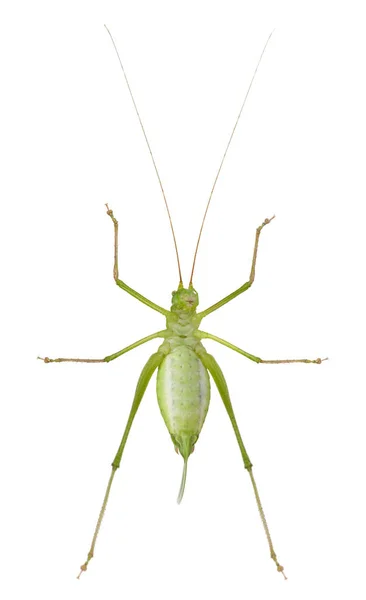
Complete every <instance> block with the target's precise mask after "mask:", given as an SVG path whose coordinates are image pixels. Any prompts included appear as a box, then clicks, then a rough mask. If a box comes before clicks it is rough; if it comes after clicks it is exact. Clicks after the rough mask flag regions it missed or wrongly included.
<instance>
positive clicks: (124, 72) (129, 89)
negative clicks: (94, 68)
mask: <svg viewBox="0 0 366 600" xmlns="http://www.w3.org/2000/svg"><path fill="white" fill-rule="evenodd" d="M104 27H105V28H106V30H107V31H108V33H109V37H110V38H111V40H112V44H113V46H114V49H115V51H116V54H117V57H118V60H119V64H120V65H121V69H122V73H123V75H124V78H125V80H126V83H127V87H128V91H129V92H130V96H131V99H132V102H133V105H134V107H135V111H136V114H137V117H138V120H139V122H140V125H141V129H142V133H143V134H144V138H145V141H146V144H147V147H148V149H149V152H150V156H151V160H152V162H153V165H154V169H155V173H156V176H157V178H158V181H159V185H160V189H161V193H162V194H163V198H164V203H165V208H166V211H167V213H168V217H169V223H170V229H171V230H172V234H173V240H174V247H175V254H176V256H177V263H178V272H179V284H180V285H182V284H183V282H182V271H181V268H180V262H179V254H178V245H177V240H176V238H175V233H174V228H173V221H172V218H171V216H170V211H169V206H168V202H167V199H166V196H165V192H164V188H163V184H162V182H161V179H160V175H159V171H158V168H157V166H156V162H155V159H154V155H153V153H152V150H151V146H150V143H149V140H148V139H147V135H146V132H145V128H144V126H143V124H142V120H141V117H140V113H139V111H138V108H137V105H136V102H135V98H134V97H133V93H132V90H131V88H130V84H129V82H128V79H127V75H126V71H125V70H124V67H123V64H122V60H121V57H120V55H119V52H118V50H117V46H116V43H115V41H114V39H113V36H112V34H111V32H110V31H109V29H108V27H107V25H104Z"/></svg>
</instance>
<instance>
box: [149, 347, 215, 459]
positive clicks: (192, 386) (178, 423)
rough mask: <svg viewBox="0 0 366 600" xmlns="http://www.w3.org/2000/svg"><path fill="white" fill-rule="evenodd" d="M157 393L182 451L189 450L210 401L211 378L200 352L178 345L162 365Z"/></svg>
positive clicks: (169, 426) (164, 416)
mask: <svg viewBox="0 0 366 600" xmlns="http://www.w3.org/2000/svg"><path fill="white" fill-rule="evenodd" d="M157 396H158V403H159V407H160V410H161V414H162V416H163V419H164V421H165V424H166V426H167V428H168V431H169V433H170V434H171V436H172V438H173V442H174V443H175V444H176V445H177V446H178V447H179V450H180V451H181V454H183V452H184V454H186V453H188V452H189V446H193V444H194V442H195V441H196V440H197V438H198V436H199V434H200V431H201V429H202V426H203V423H204V420H205V417H206V414H207V411H208V406H209V402H210V379H209V375H208V372H207V370H206V369H205V367H204V366H203V364H202V362H201V361H200V359H199V358H198V356H197V355H196V354H195V353H194V352H193V350H192V349H191V348H189V347H187V346H177V347H176V348H174V350H173V351H172V352H170V354H168V355H167V356H166V358H165V359H164V361H163V363H162V364H161V366H160V367H159V370H158V376H157Z"/></svg>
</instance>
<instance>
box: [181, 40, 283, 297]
mask: <svg viewBox="0 0 366 600" xmlns="http://www.w3.org/2000/svg"><path fill="white" fill-rule="evenodd" d="M273 31H274V30H273ZM273 31H271V33H270V34H269V36H268V39H267V41H266V43H265V44H264V48H263V50H262V53H261V55H260V57H259V60H258V62H257V66H256V68H255V70H254V73H253V75H252V79H251V80H250V84H249V87H248V89H247V93H246V94H245V98H244V101H243V104H242V105H241V108H240V111H239V114H238V116H237V119H236V121H235V125H234V127H233V130H232V132H231V135H230V138H229V141H228V143H227V146H226V149H225V152H224V155H223V157H222V159H221V162H220V166H219V170H218V171H217V174H216V177H215V179H214V182H213V186H212V188H211V192H210V195H209V197H208V202H207V205H206V210H205V212H204V215H203V219H202V223H201V228H200V231H199V234H198V239H197V245H196V250H195V253H194V257H193V265H192V273H191V279H190V281H189V287H192V285H193V283H192V281H193V273H194V268H195V266H196V258H197V252H198V246H199V244H200V241H201V236H202V230H203V226H204V224H205V221H206V216H207V212H208V209H209V206H210V204H211V198H212V194H213V193H214V189H215V187H216V183H217V180H218V178H219V175H220V173H221V169H222V165H223V164H224V161H225V158H226V154H227V151H228V150H229V147H230V144H231V140H232V139H233V136H234V133H235V130H236V128H237V125H238V123H239V119H240V117H241V113H242V112H243V108H244V106H245V104H246V101H247V98H248V96H249V92H250V90H251V87H252V85H253V81H254V79H255V76H256V74H257V71H258V69H259V65H260V64H261V60H262V58H263V54H264V53H265V51H266V48H267V46H268V42H269V40H270V39H271V37H272V33H273Z"/></svg>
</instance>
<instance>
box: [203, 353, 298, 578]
mask: <svg viewBox="0 0 366 600" xmlns="http://www.w3.org/2000/svg"><path fill="white" fill-rule="evenodd" d="M199 357H200V360H201V361H202V363H203V365H204V366H205V367H206V369H207V370H208V371H209V373H210V374H211V376H212V379H213V380H214V382H215V384H216V387H217V389H218V391H219V394H220V396H221V398H222V401H223V403H224V406H225V408H226V411H227V414H228V415H229V419H230V421H231V424H232V426H233V429H234V433H235V436H236V439H237V442H238V444H239V448H240V452H241V455H242V458H243V461H244V467H245V468H246V470H247V471H248V473H249V476H250V480H251V482H252V486H253V491H254V495H255V499H256V502H257V507H258V510H259V514H260V518H261V521H262V524H263V527H264V531H265V534H266V538H267V542H268V546H269V550H270V555H271V558H272V559H273V560H274V562H275V563H276V567H277V571H279V572H280V573H282V575H283V576H284V578H285V579H287V577H286V575H285V573H284V570H283V567H282V565H280V563H279V562H278V559H277V556H276V553H275V551H274V548H273V543H272V538H271V534H270V532H269V528H268V524H267V520H266V517H265V515H264V511H263V507H262V502H261V499H260V497H259V492H258V488H257V484H256V481H255V479H254V476H253V472H252V467H253V465H252V463H251V461H250V458H249V456H248V453H247V451H246V449H245V446H244V444H243V440H242V438H241V435H240V431H239V427H238V424H237V422H236V419H235V415H234V410H233V406H232V404H231V400H230V395H229V390H228V387H227V383H226V380H225V377H224V374H223V372H222V370H221V369H220V367H219V365H218V364H217V362H216V360H215V359H214V357H213V356H211V354H208V353H207V352H205V351H204V350H200V351H199Z"/></svg>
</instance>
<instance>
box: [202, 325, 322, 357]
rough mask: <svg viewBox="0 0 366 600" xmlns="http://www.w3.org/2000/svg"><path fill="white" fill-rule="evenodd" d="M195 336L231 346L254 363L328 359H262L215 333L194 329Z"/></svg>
mask: <svg viewBox="0 0 366 600" xmlns="http://www.w3.org/2000/svg"><path fill="white" fill-rule="evenodd" d="M195 336H196V337H198V338H199V339H209V340H213V341H214V342H218V343H219V344H222V345H223V346H227V347H228V348H231V350H235V352H239V354H242V355H243V356H246V358H249V360H253V361H254V362H256V363H263V364H268V365H279V364H282V363H314V364H316V365H320V364H321V363H322V362H324V361H325V360H328V359H327V358H316V359H314V360H312V359H310V358H287V359H281V360H263V358H259V356H254V354H250V353H249V352H245V350H242V349H241V348H238V346H234V344H231V343H230V342H227V341H226V340H223V339H222V338H219V337H217V336H216V335H212V334H211V333H206V332H205V331H196V333H195Z"/></svg>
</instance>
